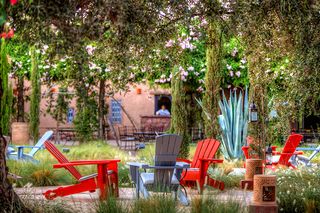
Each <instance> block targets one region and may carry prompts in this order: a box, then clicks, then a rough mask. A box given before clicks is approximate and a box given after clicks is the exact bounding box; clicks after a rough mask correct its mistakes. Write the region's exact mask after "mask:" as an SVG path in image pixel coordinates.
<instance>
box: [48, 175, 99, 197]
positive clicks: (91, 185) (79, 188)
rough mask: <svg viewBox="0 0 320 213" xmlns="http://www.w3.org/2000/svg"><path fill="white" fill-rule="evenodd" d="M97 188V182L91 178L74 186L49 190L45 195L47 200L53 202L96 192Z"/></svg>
mask: <svg viewBox="0 0 320 213" xmlns="http://www.w3.org/2000/svg"><path fill="white" fill-rule="evenodd" d="M96 188H97V184H96V182H95V179H94V178H91V179H89V180H85V181H82V182H80V183H78V184H75V185H72V186H66V187H59V188H57V189H54V190H48V191H46V192H44V193H43V195H44V196H45V198H46V199H48V200H53V199H55V198H56V197H64V196H67V195H72V194H78V193H81V192H86V191H90V192H94V191H95V190H96Z"/></svg>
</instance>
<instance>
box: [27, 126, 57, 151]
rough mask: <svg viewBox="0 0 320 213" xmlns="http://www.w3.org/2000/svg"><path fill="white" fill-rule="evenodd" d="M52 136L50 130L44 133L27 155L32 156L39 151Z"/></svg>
mask: <svg viewBox="0 0 320 213" xmlns="http://www.w3.org/2000/svg"><path fill="white" fill-rule="evenodd" d="M52 135H53V131H51V130H50V131H47V132H46V133H44V135H42V137H41V138H40V139H39V141H38V143H36V145H35V146H34V147H33V148H32V149H31V151H30V152H29V155H30V156H34V155H35V154H36V153H37V152H38V151H39V150H40V149H41V147H42V146H43V144H44V143H45V142H46V141H47V140H49V139H50V138H51V137H52Z"/></svg>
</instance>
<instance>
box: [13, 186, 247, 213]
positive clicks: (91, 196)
mask: <svg viewBox="0 0 320 213" xmlns="http://www.w3.org/2000/svg"><path fill="white" fill-rule="evenodd" d="M55 188H57V187H30V188H16V189H15V191H16V192H17V194H18V195H19V196H20V197H22V198H24V199H28V200H37V201H45V198H44V196H43V195H42V193H43V192H45V191H47V190H49V189H51V190H52V189H55ZM119 190H120V197H119V200H120V201H122V202H132V201H134V200H135V190H134V188H120V189H119ZM187 195H188V198H189V199H191V200H192V199H194V198H198V197H199V196H200V195H198V193H197V191H196V190H190V189H187ZM252 195H253V193H252V191H244V190H238V189H232V190H225V191H222V192H221V191H217V190H205V191H204V193H203V195H202V196H203V197H204V198H206V197H211V196H215V198H216V199H219V200H230V199H232V200H234V201H239V202H240V203H243V204H244V205H248V204H249V203H250V201H251V199H252ZM97 201H98V192H94V193H89V192H85V193H80V194H75V195H70V196H66V197H63V198H56V199H55V200H54V201H48V202H61V203H66V204H68V205H70V206H72V208H73V209H75V210H76V211H77V212H88V213H90V212H95V207H96V205H97Z"/></svg>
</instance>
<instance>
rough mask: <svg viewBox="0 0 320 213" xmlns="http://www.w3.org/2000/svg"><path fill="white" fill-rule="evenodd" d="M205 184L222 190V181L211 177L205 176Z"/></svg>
mask: <svg viewBox="0 0 320 213" xmlns="http://www.w3.org/2000/svg"><path fill="white" fill-rule="evenodd" d="M207 185H209V186H211V187H213V188H216V189H220V190H221V191H223V190H224V182H222V181H218V180H215V179H212V178H210V177H209V176H207Z"/></svg>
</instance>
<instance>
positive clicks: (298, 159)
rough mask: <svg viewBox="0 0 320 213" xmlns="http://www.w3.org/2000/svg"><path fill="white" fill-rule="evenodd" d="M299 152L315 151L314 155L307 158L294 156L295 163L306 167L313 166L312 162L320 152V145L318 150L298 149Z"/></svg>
mask: <svg viewBox="0 0 320 213" xmlns="http://www.w3.org/2000/svg"><path fill="white" fill-rule="evenodd" d="M296 150H299V151H313V153H312V154H311V155H310V156H309V157H307V156H304V155H295V156H293V157H294V159H293V161H294V162H295V163H296V164H302V165H304V166H312V163H311V160H312V159H313V158H314V157H315V156H316V155H317V154H318V153H319V152H320V145H319V146H318V147H317V148H297V149H296Z"/></svg>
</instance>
